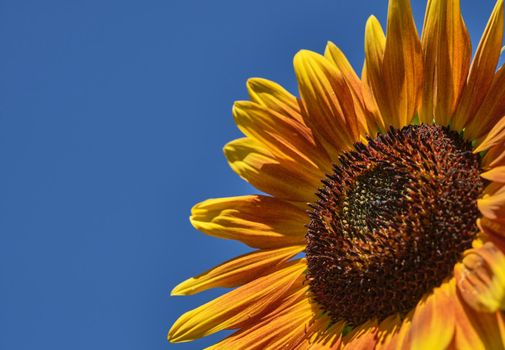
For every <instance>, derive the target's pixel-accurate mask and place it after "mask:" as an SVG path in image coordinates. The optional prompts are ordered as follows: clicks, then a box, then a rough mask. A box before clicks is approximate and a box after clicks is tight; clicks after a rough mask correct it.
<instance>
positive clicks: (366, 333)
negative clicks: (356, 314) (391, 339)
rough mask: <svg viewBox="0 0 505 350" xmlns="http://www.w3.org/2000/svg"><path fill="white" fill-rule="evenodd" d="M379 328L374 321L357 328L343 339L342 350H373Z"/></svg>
mask: <svg viewBox="0 0 505 350" xmlns="http://www.w3.org/2000/svg"><path fill="white" fill-rule="evenodd" d="M378 331H379V326H378V325H377V322H376V321H368V322H366V323H365V324H363V325H362V326H359V327H357V328H356V329H354V330H353V331H351V333H349V334H348V335H346V336H345V337H344V338H343V343H342V345H343V349H345V350H368V349H374V348H375V346H376V344H377V342H378V338H377V332H378Z"/></svg>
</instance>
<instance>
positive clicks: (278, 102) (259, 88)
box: [247, 78, 304, 124]
mask: <svg viewBox="0 0 505 350" xmlns="http://www.w3.org/2000/svg"><path fill="white" fill-rule="evenodd" d="M247 91H248V92H249V97H250V98H251V101H253V102H255V103H257V104H259V105H261V106H263V107H266V108H269V109H271V110H273V111H275V112H277V113H280V114H282V115H284V116H286V117H289V118H292V119H294V120H296V121H297V122H299V123H301V124H304V121H303V117H302V114H301V111H300V106H299V104H298V100H297V98H296V97H295V96H293V95H291V94H290V93H289V92H288V91H287V90H286V89H284V88H283V87H282V86H280V85H279V84H277V83H275V82H273V81H270V80H267V79H262V78H250V79H249V80H247Z"/></svg>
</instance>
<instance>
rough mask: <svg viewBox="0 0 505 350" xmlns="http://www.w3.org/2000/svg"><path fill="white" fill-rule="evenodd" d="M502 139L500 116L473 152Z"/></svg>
mask: <svg viewBox="0 0 505 350" xmlns="http://www.w3.org/2000/svg"><path fill="white" fill-rule="evenodd" d="M504 77H505V75H504ZM503 83H504V87H505V80H504V81H503ZM504 97H505V89H504ZM481 122H482V121H481ZM503 141H505V117H503V118H501V119H500V120H499V121H498V122H497V123H496V124H495V125H494V126H493V128H492V129H491V131H489V133H488V134H487V135H486V138H485V139H484V140H483V141H482V142H480V144H479V145H478V147H477V148H475V149H474V151H473V153H479V152H483V151H486V150H488V149H489V148H491V147H493V146H496V145H498V144H499V143H501V142H503Z"/></svg>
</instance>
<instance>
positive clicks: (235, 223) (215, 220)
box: [190, 195, 308, 249]
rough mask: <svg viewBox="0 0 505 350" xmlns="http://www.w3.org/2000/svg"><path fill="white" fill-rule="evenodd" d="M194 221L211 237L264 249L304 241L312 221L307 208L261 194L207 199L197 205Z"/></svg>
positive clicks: (302, 242)
mask: <svg viewBox="0 0 505 350" xmlns="http://www.w3.org/2000/svg"><path fill="white" fill-rule="evenodd" d="M190 220H191V223H192V224H193V226H194V227H195V228H196V229H198V230H200V231H202V232H204V233H207V234H209V235H211V236H216V237H220V238H226V239H235V240H239V241H241V242H244V243H245V244H247V245H249V246H251V247H254V248H260V249H270V248H279V247H285V246H292V245H296V244H299V245H302V244H304V243H305V233H306V231H307V230H306V228H305V227H304V225H305V224H306V223H307V222H308V218H307V215H306V213H305V211H304V210H303V209H300V208H298V207H296V206H294V205H292V204H290V203H288V202H285V201H283V200H280V199H277V198H273V197H267V196H260V195H251V196H241V197H230V198H219V199H209V200H206V201H204V202H202V203H199V204H197V205H195V206H194V207H193V209H192V210H191V218H190Z"/></svg>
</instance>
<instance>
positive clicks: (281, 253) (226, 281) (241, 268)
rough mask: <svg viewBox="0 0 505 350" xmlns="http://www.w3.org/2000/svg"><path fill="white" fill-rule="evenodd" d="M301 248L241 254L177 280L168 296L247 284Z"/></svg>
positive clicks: (273, 268) (275, 267)
mask: <svg viewBox="0 0 505 350" xmlns="http://www.w3.org/2000/svg"><path fill="white" fill-rule="evenodd" d="M304 248H305V245H297V246H292V247H286V248H278V249H268V250H259V251H255V252H252V253H249V254H245V255H241V256H239V257H237V258H234V259H231V260H228V261H227V262H225V263H223V264H221V265H219V266H216V267H214V268H212V269H210V270H208V271H206V272H204V273H202V274H200V275H198V276H195V277H192V278H190V279H188V280H186V281H184V282H182V283H180V284H179V285H178V286H176V287H175V288H174V289H173V290H172V295H192V294H195V293H199V292H201V291H204V290H207V289H209V288H217V287H221V288H233V287H237V286H240V285H243V284H246V283H249V282H251V281H252V280H255V279H257V278H259V277H261V276H265V275H267V274H269V273H271V272H273V271H275V270H276V269H278V268H279V267H280V266H281V265H282V263H284V262H285V261H287V260H289V259H290V258H292V257H293V256H295V255H296V254H298V253H300V252H301V251H302V250H303V249H304Z"/></svg>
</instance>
